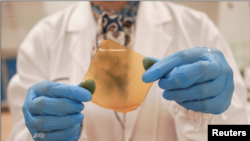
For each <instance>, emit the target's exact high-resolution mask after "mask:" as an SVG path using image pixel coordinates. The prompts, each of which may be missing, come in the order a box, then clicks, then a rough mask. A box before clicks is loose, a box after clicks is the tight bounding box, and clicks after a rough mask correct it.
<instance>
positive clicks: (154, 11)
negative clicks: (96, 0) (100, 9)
mask: <svg viewBox="0 0 250 141" xmlns="http://www.w3.org/2000/svg"><path fill="white" fill-rule="evenodd" d="M74 6H75V9H74V10H73V11H72V13H71V16H70V19H69V23H68V25H67V32H83V31H84V30H86V29H87V28H88V26H89V24H90V23H92V22H90V21H91V20H94V17H93V13H92V9H91V3H90V2H89V1H85V2H77V3H75V5H74ZM139 9H140V10H141V11H144V14H143V15H144V16H145V19H147V22H148V23H145V24H150V25H154V26H157V25H160V24H164V23H167V22H170V21H172V17H171V14H170V11H169V10H168V8H166V5H165V4H164V3H162V2H160V1H158V2H152V1H141V2H140V5H139ZM92 24H93V23H92Z"/></svg>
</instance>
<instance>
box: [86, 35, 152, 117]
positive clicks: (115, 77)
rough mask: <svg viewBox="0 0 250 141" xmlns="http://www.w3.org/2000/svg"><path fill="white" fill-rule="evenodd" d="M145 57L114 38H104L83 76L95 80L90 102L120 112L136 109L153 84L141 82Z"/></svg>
mask: <svg viewBox="0 0 250 141" xmlns="http://www.w3.org/2000/svg"><path fill="white" fill-rule="evenodd" d="M143 58H144V56H142V55H140V54H138V53H136V52H135V51H133V50H131V49H128V48H126V47H124V46H122V45H119V44H117V43H116V42H114V41H111V40H105V41H103V42H102V43H101V44H100V45H99V46H98V49H97V51H96V53H95V55H94V57H93V59H92V61H91V64H90V67H89V70H88V72H87V74H86V76H85V78H84V80H87V79H93V80H94V81H95V83H96V90H95V92H94V95H93V98H92V100H91V102H93V103H95V104H97V105H99V106H101V107H103V108H107V109H111V110H115V111H117V112H120V113H126V112H130V111H133V110H135V109H137V108H138V107H139V106H140V105H141V104H142V102H143V101H144V99H145V97H146V95H147V93H148V91H149V89H150V87H151V85H152V83H144V82H143V81H142V74H143V73H144V72H145V70H144V68H143V63H142V60H143Z"/></svg>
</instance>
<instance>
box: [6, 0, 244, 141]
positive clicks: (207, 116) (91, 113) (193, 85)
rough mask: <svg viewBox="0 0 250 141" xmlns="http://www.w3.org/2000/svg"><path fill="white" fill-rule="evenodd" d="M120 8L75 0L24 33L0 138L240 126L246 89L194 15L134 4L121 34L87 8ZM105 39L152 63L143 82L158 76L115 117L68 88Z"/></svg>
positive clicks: (138, 139)
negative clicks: (139, 99)
mask: <svg viewBox="0 0 250 141" xmlns="http://www.w3.org/2000/svg"><path fill="white" fill-rule="evenodd" d="M93 4H94V5H93ZM126 4H127V2H125V3H124V2H101V3H98V2H97V3H96V2H93V3H92V4H91V3H90V2H77V3H74V4H72V5H71V6H69V7H67V8H66V9H64V10H62V11H60V12H57V13H55V14H53V15H51V16H48V17H45V18H44V19H42V20H41V21H40V22H39V23H38V24H37V25H36V26H35V27H34V28H33V29H32V30H31V32H30V33H29V34H28V36H27V37H26V39H25V40H24V42H23V43H22V45H21V46H20V48H19V52H18V59H17V74H16V75H15V76H14V77H13V78H12V79H11V82H10V84H9V87H8V100H9V106H10V111H11V114H12V117H13V120H14V127H13V129H12V132H11V134H10V136H9V139H8V140H9V141H31V140H39V141H40V140H81V141H165V140H169V141H177V140H179V141H187V140H196V141H202V140H207V125H208V124H246V123H247V111H246V88H245V86H244V84H243V81H242V78H241V76H240V73H239V71H238V69H237V65H236V63H235V61H234V59H233V55H232V53H231V51H230V48H229V47H228V45H227V43H226V41H225V40H224V39H223V37H222V36H221V34H220V32H219V31H218V29H217V28H216V27H215V25H214V24H213V23H212V22H211V20H210V19H209V18H208V17H207V16H206V15H205V14H204V13H201V12H198V11H195V10H192V9H190V8H187V7H185V6H181V5H177V4H173V3H171V2H140V3H139V5H138V6H139V7H137V8H138V10H137V9H136V10H135V9H133V10H135V12H136V13H134V14H133V13H132V14H131V13H130V15H132V16H131V17H130V18H131V20H132V22H131V23H128V24H127V25H132V26H126V28H127V27H130V28H127V31H125V29H126V28H125V25H123V28H124V31H122V30H121V31H120V30H119V28H121V27H119V26H118V27H115V26H110V28H111V27H112V28H113V29H116V30H113V29H112V30H113V31H120V32H119V33H118V32H117V33H115V34H114V32H113V33H111V34H109V35H108V34H104V33H103V31H104V29H103V27H104V26H103V24H107V23H108V22H107V21H105V20H104V16H105V14H103V13H102V10H103V9H102V8H100V7H99V8H98V7H95V5H101V6H103V7H104V9H112V8H113V9H115V10H117V11H119V10H122V8H123V7H124V5H126ZM125 7H127V6H125ZM93 9H95V10H96V11H95V10H94V12H96V13H94V14H93ZM130 10H131V9H130ZM98 14H99V15H98ZM135 14H136V22H135V20H134V19H135ZM133 15H134V16H133ZM100 16H103V17H101V18H103V19H102V20H100ZM106 16H107V14H106ZM109 18H110V17H109ZM121 18H122V17H121ZM111 19H112V18H111ZM127 20H128V21H129V19H127ZM133 20H134V21H133ZM100 22H101V23H103V24H101V26H100ZM105 22H107V23H105ZM98 24H99V26H98ZM110 28H108V27H107V29H106V30H108V29H110ZM128 31H129V32H128ZM111 35H123V36H111ZM116 37H117V38H119V39H117V38H116ZM123 37H128V38H129V40H127V38H126V41H124V38H123ZM112 38H113V39H114V40H115V41H116V42H118V43H120V44H123V45H125V46H127V47H129V48H131V49H133V50H134V51H136V52H138V53H140V54H142V55H144V56H148V58H147V59H148V60H152V61H154V62H155V64H154V65H152V66H151V67H149V69H148V70H146V71H145V73H144V74H143V76H142V79H143V81H144V82H155V81H158V80H159V82H158V83H154V84H153V85H152V87H151V89H150V91H149V92H148V94H147V97H146V99H145V100H144V102H143V104H142V105H141V106H140V107H139V108H138V109H136V110H134V111H132V112H128V113H125V114H121V113H117V112H114V111H112V110H108V109H104V108H102V107H99V106H97V105H95V104H93V103H91V102H88V101H90V100H91V97H92V95H91V93H90V92H89V91H88V90H87V89H84V88H81V87H79V86H78V85H79V83H80V82H81V81H82V79H83V78H84V76H85V74H86V72H87V70H88V67H89V65H90V62H91V58H92V56H93V54H94V51H95V50H96V48H97V45H98V43H99V42H101V41H102V40H104V39H112ZM116 39H117V40H116ZM194 47H199V48H194ZM81 102H84V106H83V104H82V103H81ZM84 107H85V108H84ZM83 108H84V109H83ZM83 115H84V117H83ZM83 118H84V120H83Z"/></svg>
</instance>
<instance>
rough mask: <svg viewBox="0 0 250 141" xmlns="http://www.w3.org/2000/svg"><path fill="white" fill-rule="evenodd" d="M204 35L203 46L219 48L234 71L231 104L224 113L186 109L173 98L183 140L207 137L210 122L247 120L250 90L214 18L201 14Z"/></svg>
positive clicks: (202, 33) (179, 133)
mask: <svg viewBox="0 0 250 141" xmlns="http://www.w3.org/2000/svg"><path fill="white" fill-rule="evenodd" d="M200 25H201V34H200V35H201V37H200V40H201V41H202V43H201V44H202V45H203V46H204V47H212V48H217V49H219V50H220V51H222V52H223V54H224V56H225V58H226V60H227V62H228V63H229V65H230V66H231V68H232V69H233V73H234V85H235V89H234V93H233V97H232V101H231V105H230V107H229V108H228V109H227V110H226V111H225V112H224V113H222V114H219V115H213V114H206V113H200V112H195V111H191V110H189V111H188V110H186V109H185V108H183V107H181V106H180V105H178V104H177V103H176V102H173V103H172V104H171V106H170V107H169V110H170V112H171V114H172V116H173V118H174V119H175V126H176V133H177V137H178V140H180V141H188V140H194V141H202V140H207V136H208V132H207V130H208V124H247V105H246V104H247V100H246V99H247V98H246V97H247V91H246V87H245V85H244V83H243V80H242V77H241V75H240V73H239V70H238V67H237V65H236V63H235V60H234V58H233V54H232V52H231V50H230V48H229V46H228V45H227V43H226V41H225V39H224V38H223V37H222V35H221V34H220V32H219V30H218V29H217V28H216V26H215V25H214V24H213V22H212V21H211V20H210V19H209V18H208V17H207V16H206V15H205V14H202V20H201V24H200Z"/></svg>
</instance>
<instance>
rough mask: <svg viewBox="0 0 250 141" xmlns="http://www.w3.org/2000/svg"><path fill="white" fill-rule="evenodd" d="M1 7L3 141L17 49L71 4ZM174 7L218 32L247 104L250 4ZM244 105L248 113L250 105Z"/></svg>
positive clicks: (7, 4)
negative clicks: (206, 20) (204, 19)
mask: <svg viewBox="0 0 250 141" xmlns="http://www.w3.org/2000/svg"><path fill="white" fill-rule="evenodd" d="M1 3H2V5H1V22H2V23H1V24H2V27H1V41H2V42H1V109H2V112H1V118H2V120H1V129H2V130H1V134H2V136H1V141H6V140H7V137H8V134H9V132H10V130H11V128H12V126H13V123H12V119H11V116H10V114H9V112H8V104H7V102H6V99H7V97H6V88H7V86H8V82H9V80H10V78H11V77H12V76H13V75H14V74H15V73H16V55H17V49H18V47H19V45H20V44H21V42H22V41H23V39H24V38H25V36H26V35H27V33H28V32H29V31H30V29H31V28H32V27H33V26H34V25H35V24H36V23H37V22H38V21H39V20H40V19H41V18H43V17H45V16H47V15H50V14H52V13H54V12H57V11H59V10H61V9H63V8H65V7H66V6H68V5H70V4H72V3H74V2H49V1H46V2H1ZM174 3H177V4H181V5H186V6H188V7H191V8H193V9H196V10H199V11H202V12H204V13H206V14H207V15H208V16H209V17H210V19H211V20H212V21H213V22H214V24H215V25H216V26H217V27H218V28H219V30H220V31H221V33H222V34H223V35H224V37H225V39H226V40H227V42H228V44H229V46H230V48H231V50H232V52H233V54H234V57H235V60H236V62H237V65H238V67H239V70H240V71H241V74H242V76H243V78H244V81H245V84H246V86H247V88H248V93H249V94H248V100H249V101H250V92H249V91H250V2H247V1H246V2H236V1H235V2H226V1H221V2H174ZM248 105H249V109H250V104H248ZM249 117H250V111H249ZM249 121H250V118H249ZM249 123H250V122H249Z"/></svg>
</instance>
